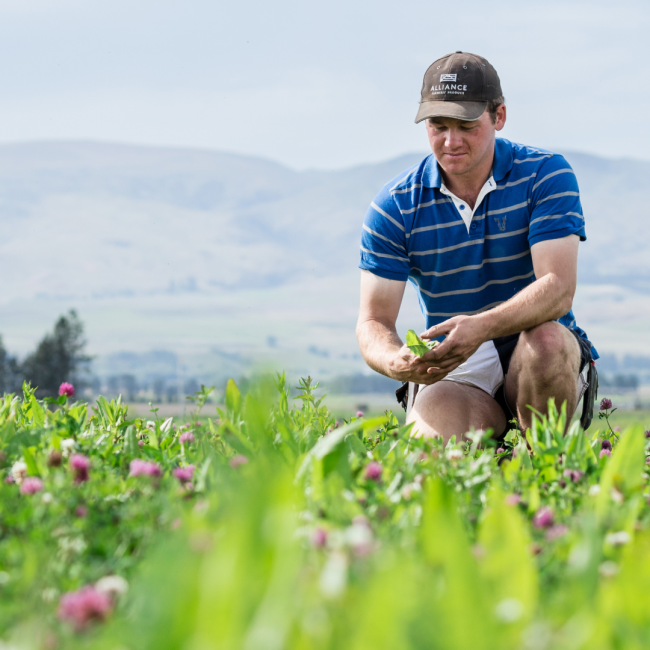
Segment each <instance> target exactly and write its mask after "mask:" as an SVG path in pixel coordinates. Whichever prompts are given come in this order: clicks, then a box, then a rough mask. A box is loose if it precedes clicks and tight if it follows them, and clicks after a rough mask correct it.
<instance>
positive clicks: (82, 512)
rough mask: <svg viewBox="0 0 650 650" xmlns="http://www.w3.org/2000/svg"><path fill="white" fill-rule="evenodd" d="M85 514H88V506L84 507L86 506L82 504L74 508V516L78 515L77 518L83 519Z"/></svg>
mask: <svg viewBox="0 0 650 650" xmlns="http://www.w3.org/2000/svg"><path fill="white" fill-rule="evenodd" d="M87 515H88V508H86V506H84V505H81V506H77V507H76V508H75V509H74V516H75V517H79V519H83V518H84V517H86V516H87Z"/></svg>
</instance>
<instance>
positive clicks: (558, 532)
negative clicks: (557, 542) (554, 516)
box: [546, 524, 569, 542]
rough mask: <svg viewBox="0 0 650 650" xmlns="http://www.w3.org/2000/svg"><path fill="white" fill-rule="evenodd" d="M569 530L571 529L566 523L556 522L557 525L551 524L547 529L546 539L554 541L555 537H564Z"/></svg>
mask: <svg viewBox="0 0 650 650" xmlns="http://www.w3.org/2000/svg"><path fill="white" fill-rule="evenodd" d="M568 530H569V529H568V528H567V527H566V526H565V525H564V524H555V526H551V527H550V528H549V529H548V530H547V531H546V539H547V540H548V541H549V542H552V541H553V540H554V539H557V538H558V537H562V535H565V534H566V533H567V531H568Z"/></svg>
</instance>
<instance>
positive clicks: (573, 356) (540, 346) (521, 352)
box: [505, 321, 580, 431]
mask: <svg viewBox="0 0 650 650" xmlns="http://www.w3.org/2000/svg"><path fill="white" fill-rule="evenodd" d="M579 372H580V346H579V345H578V342H577V341H576V338H575V336H574V335H573V333H572V332H571V331H570V330H569V329H567V328H566V327H564V325H560V324H559V323H556V322H555V321H549V322H547V323H542V324H541V325H538V326H537V327H534V328H533V329H530V330H527V331H526V332H522V333H521V334H520V336H519V341H518V343H517V347H516V348H515V350H514V352H513V354H512V359H511V361H510V367H509V368H508V374H507V376H506V385H505V396H506V400H507V402H508V405H509V406H510V408H511V409H512V410H513V412H515V413H517V419H518V421H519V427H520V429H521V430H522V431H525V430H526V429H528V428H529V427H530V425H531V422H532V411H531V410H530V409H529V408H528V406H532V407H533V408H535V409H537V410H538V411H539V412H540V413H546V410H547V405H548V400H549V398H550V397H554V398H555V404H556V405H557V407H558V409H559V408H560V407H561V405H562V402H564V401H565V400H566V403H567V413H571V414H573V413H574V411H575V409H576V406H577V402H578V385H577V381H578V374H579Z"/></svg>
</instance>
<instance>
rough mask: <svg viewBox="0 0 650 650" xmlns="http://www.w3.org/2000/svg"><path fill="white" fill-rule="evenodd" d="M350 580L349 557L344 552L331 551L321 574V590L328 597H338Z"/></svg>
mask: <svg viewBox="0 0 650 650" xmlns="http://www.w3.org/2000/svg"><path fill="white" fill-rule="evenodd" d="M347 581H348V559H347V557H346V556H345V554H344V553H341V552H337V551H335V552H334V553H330V556H329V558H328V559H327V562H326V563H325V566H324V567H323V570H322V572H321V574H320V580H319V587H320V591H321V593H322V594H323V596H325V597H326V598H337V597H338V596H340V595H341V594H342V593H343V592H344V591H345V585H346V583H347Z"/></svg>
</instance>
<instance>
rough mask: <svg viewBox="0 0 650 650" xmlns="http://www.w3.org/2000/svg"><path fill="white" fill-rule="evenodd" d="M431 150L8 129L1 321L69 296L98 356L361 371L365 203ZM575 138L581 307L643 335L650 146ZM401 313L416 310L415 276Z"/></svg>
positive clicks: (18, 337)
mask: <svg viewBox="0 0 650 650" xmlns="http://www.w3.org/2000/svg"><path fill="white" fill-rule="evenodd" d="M425 155H426V152H419V153H417V152H416V153H411V154H406V155H403V156H401V157H399V158H395V159H392V160H389V161H386V162H382V163H377V164H368V165H362V166H358V167H354V168H350V169H345V170H338V171H325V170H308V171H295V170H292V169H290V168H288V167H285V166H283V165H280V164H278V163H275V162H273V161H270V160H265V159H262V158H255V157H249V156H241V155H237V154H232V153H225V152H216V151H207V150H206V151H203V150H196V149H176V148H155V147H145V146H135V145H126V144H124V145H122V144H108V143H96V142H33V143H15V144H6V145H2V146H0V215H2V224H3V235H4V236H3V237H2V240H0V274H1V276H2V278H4V282H3V283H2V289H1V291H0V306H1V308H2V312H1V314H0V333H2V334H3V335H4V338H5V342H6V345H7V347H9V348H10V349H12V348H13V349H14V350H15V351H16V352H18V353H19V354H23V353H25V352H26V351H27V350H28V349H29V348H30V347H33V344H34V342H35V340H36V339H37V338H38V337H39V336H41V335H42V334H43V333H44V331H45V329H47V327H48V326H50V325H51V323H52V322H53V321H54V319H55V318H56V316H57V315H58V313H60V312H61V311H65V310H66V309H67V308H69V307H75V308H77V309H78V311H79V313H80V315H81V317H82V319H84V320H85V322H86V324H87V335H88V338H89V343H90V347H91V350H92V351H93V352H94V353H95V354H97V355H99V358H105V357H106V355H109V354H114V353H117V352H121V351H125V350H127V351H129V350H130V351H137V352H141V351H144V350H150V349H170V350H175V351H177V352H179V354H183V355H185V358H187V359H193V360H192V361H187V363H188V364H190V365H192V364H196V363H200V360H201V359H203V360H204V361H205V359H207V358H208V357H209V355H208V356H207V357H206V354H207V351H212V353H214V354H216V355H217V356H216V357H215V359H218V358H221V357H220V356H219V355H223V354H226V355H231V356H232V354H237V355H240V358H241V359H242V363H243V364H246V363H283V362H285V363H288V364H289V365H293V366H295V367H296V368H299V369H300V370H301V371H304V370H310V368H311V367H312V366H313V367H317V368H316V369H317V370H318V369H319V368H320V370H322V371H323V372H325V373H326V374H327V373H330V372H334V371H340V370H344V371H349V372H352V371H354V372H356V371H359V370H360V369H362V368H363V363H362V361H361V360H360V358H359V356H358V353H357V350H356V342H355V340H354V332H353V328H354V318H355V314H356V308H357V299H358V288H357V287H358V270H357V262H358V242H359V236H360V229H361V223H362V220H363V216H364V214H365V211H366V209H367V206H368V204H369V202H370V201H371V200H372V198H373V197H374V195H375V194H376V193H377V191H378V190H379V189H380V188H381V186H382V185H383V184H384V183H386V182H387V181H388V180H390V179H391V178H393V177H394V176H395V175H396V174H398V173H399V172H400V171H402V170H404V169H406V168H408V167H410V166H411V165H413V164H416V163H417V162H418V161H420V160H421V159H422V158H423V157H424V156H425ZM564 155H565V156H566V158H567V159H568V160H569V162H570V163H571V165H572V166H573V168H574V170H575V171H576V175H577V178H578V182H579V184H580V187H581V197H582V202H583V207H584V212H585V216H586V223H587V235H588V241H587V242H586V243H585V244H583V245H582V246H581V249H580V260H579V282H580V290H579V292H578V296H577V298H576V307H580V306H582V312H584V313H582V312H581V311H580V309H578V319H579V321H580V324H581V325H583V326H584V327H585V328H587V329H588V327H589V325H591V326H592V328H595V329H594V331H597V332H598V333H599V335H600V336H602V337H606V338H607V339H608V340H607V342H606V344H604V345H603V343H604V342H603V343H601V344H600V347H601V348H602V349H604V350H607V351H610V352H612V353H616V354H621V355H622V354H626V353H632V352H635V351H637V352H638V351H639V343H638V341H643V340H645V338H646V337H645V335H644V334H643V330H644V323H647V318H648V316H649V315H650V264H649V263H648V255H647V244H648V242H649V241H650V214H649V212H650V209H649V208H648V207H647V204H646V203H645V201H644V200H643V197H642V192H643V187H644V186H645V179H646V178H647V177H648V175H649V174H650V162H644V161H637V160H629V159H619V160H614V159H606V158H600V157H596V156H592V155H588V154H584V153H576V152H564ZM621 309H623V312H624V314H625V318H623V319H621V318H620V313H617V310H618V312H620V310H621ZM585 321H586V322H585ZM621 321H622V322H621ZM400 322H401V323H403V326H404V327H406V326H407V325H409V326H410V324H411V323H413V324H414V325H413V326H415V327H420V326H421V318H420V317H419V315H418V309H417V305H416V303H415V299H414V295H413V294H412V293H410V294H409V297H408V301H407V304H406V305H405V308H404V317H403V318H402V320H401V321H400ZM621 327H622V328H623V329H622V330H621ZM626 328H627V329H626ZM628 331H629V332H628ZM625 332H628V334H629V335H628V334H625ZM618 337H621V338H622V340H613V339H615V338H616V339H618ZM592 338H593V337H592ZM642 347H643V346H642ZM633 348H634V349H633ZM648 348H650V344H646V345H645V347H644V348H643V349H642V351H645V352H647V351H648ZM211 363H218V361H216V360H214V359H213V362H211ZM100 365H101V363H100ZM206 372H208V371H207V370H206Z"/></svg>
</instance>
